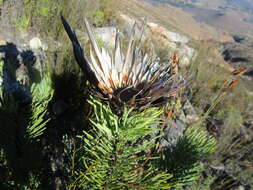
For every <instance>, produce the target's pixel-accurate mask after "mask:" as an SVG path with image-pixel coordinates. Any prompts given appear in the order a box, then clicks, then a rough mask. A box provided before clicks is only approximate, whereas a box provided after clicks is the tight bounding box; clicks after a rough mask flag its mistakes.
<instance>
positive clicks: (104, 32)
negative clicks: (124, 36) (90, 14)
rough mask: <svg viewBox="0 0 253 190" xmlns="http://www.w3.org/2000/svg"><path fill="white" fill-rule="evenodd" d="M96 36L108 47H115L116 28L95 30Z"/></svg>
mask: <svg viewBox="0 0 253 190" xmlns="http://www.w3.org/2000/svg"><path fill="white" fill-rule="evenodd" d="M94 32H95V34H96V36H97V37H98V38H99V39H100V40H102V41H103V42H104V43H105V44H107V45H109V46H110V47H114V46H115V37H116V32H117V31H116V28H115V27H100V28H95V29H94Z"/></svg>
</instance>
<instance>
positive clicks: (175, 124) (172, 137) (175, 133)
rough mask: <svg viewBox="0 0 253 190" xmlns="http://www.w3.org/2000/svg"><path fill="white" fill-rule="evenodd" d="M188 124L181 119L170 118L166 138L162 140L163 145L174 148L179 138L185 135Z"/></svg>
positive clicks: (165, 132)
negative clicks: (173, 119)
mask: <svg viewBox="0 0 253 190" xmlns="http://www.w3.org/2000/svg"><path fill="white" fill-rule="evenodd" d="M185 128H186V125H185V124H184V123H183V122H181V121H180V120H176V121H172V120H170V121H169V122H168V124H167V126H166V128H165V131H164V134H165V135H164V138H163V139H162V140H161V147H166V148H169V149H170V148H172V147H174V146H175V145H176V144H177V142H178V139H179V138H180V137H181V136H182V135H183V132H184V129H185Z"/></svg>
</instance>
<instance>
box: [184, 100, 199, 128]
mask: <svg viewBox="0 0 253 190" xmlns="http://www.w3.org/2000/svg"><path fill="white" fill-rule="evenodd" d="M182 110H183V112H184V114H185V120H184V121H183V122H184V123H187V124H191V123H194V122H196V121H198V120H199V117H198V115H197V114H196V111H195V109H194V107H193V106H192V104H191V103H190V101H189V100H186V101H185V103H184V104H183V107H182Z"/></svg>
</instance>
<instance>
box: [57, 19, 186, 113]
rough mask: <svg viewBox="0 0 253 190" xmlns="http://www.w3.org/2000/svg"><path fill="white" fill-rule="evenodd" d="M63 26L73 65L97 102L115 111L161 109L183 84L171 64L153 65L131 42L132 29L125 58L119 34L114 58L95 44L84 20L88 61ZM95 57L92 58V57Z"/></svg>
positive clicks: (132, 41)
mask: <svg viewBox="0 0 253 190" xmlns="http://www.w3.org/2000/svg"><path fill="white" fill-rule="evenodd" d="M62 23H63V26H64V28H65V30H66V32H67V34H68V36H69V38H70V40H71V41H72V45H73V50H74V55H75V58H76V61H77V62H78V64H79V66H80V67H81V69H82V71H83V72H84V74H85V75H86V77H87V80H88V81H89V82H90V83H91V85H92V86H93V87H95V91H96V93H97V94H98V95H99V97H100V98H103V99H106V100H108V101H109V102H110V104H111V105H114V106H116V108H117V107H118V108H119V107H121V106H123V105H129V106H135V107H137V108H139V109H143V108H146V107H149V106H160V105H165V103H166V102H167V101H168V100H169V99H170V98H171V96H173V95H174V94H175V92H177V91H178V90H179V89H180V88H182V87H183V86H184V84H185V82H184V80H183V78H182V77H180V76H178V75H177V74H176V73H174V72H173V69H172V68H171V65H172V64H171V63H172V61H171V63H169V64H167V65H165V66H161V65H160V63H159V62H158V61H155V62H152V60H151V58H150V57H148V55H147V54H144V53H143V51H141V50H140V48H139V47H138V44H136V41H135V40H134V33H135V26H134V27H133V29H132V32H131V35H130V40H129V43H128V48H127V51H126V54H125V56H124V55H123V53H122V50H121V45H120V39H119V32H117V34H116V37H115V48H114V51H113V55H110V54H109V51H107V50H106V49H105V48H103V47H102V48H100V47H99V46H98V44H97V42H96V39H95V36H94V32H93V29H92V27H91V26H90V25H89V23H88V21H87V19H86V18H84V24H85V28H86V30H87V33H88V36H89V39H90V42H91V45H92V49H93V50H90V58H89V59H88V58H87V57H86V56H85V55H84V54H83V49H82V47H81V46H80V44H79V42H78V39H77V37H76V35H75V32H74V31H73V30H72V29H71V27H70V26H69V24H68V23H67V21H66V20H65V19H64V18H63V17H62ZM93 53H95V55H93Z"/></svg>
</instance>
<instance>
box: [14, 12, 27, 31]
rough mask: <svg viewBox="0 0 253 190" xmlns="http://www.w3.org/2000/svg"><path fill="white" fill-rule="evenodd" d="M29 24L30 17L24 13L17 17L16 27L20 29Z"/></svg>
mask: <svg viewBox="0 0 253 190" xmlns="http://www.w3.org/2000/svg"><path fill="white" fill-rule="evenodd" d="M29 24H30V18H29V17H27V16H25V15H24V16H22V17H21V18H20V19H19V21H17V23H16V27H17V29H19V30H22V29H24V28H27V27H28V26H29Z"/></svg>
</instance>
